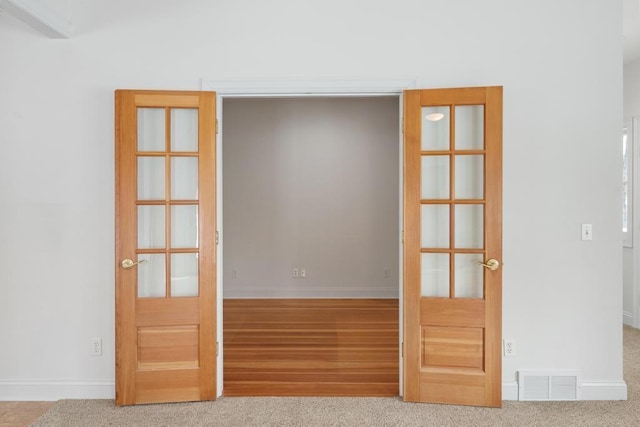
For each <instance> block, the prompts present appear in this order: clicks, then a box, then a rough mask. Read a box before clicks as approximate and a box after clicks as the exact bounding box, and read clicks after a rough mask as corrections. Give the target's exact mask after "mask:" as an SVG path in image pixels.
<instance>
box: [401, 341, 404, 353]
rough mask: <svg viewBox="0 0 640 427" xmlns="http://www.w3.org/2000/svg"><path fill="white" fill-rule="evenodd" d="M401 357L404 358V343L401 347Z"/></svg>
mask: <svg viewBox="0 0 640 427" xmlns="http://www.w3.org/2000/svg"><path fill="white" fill-rule="evenodd" d="M400 357H404V341H403V342H402V346H401V347H400Z"/></svg>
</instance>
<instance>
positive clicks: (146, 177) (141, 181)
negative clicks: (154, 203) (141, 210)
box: [138, 157, 165, 200]
mask: <svg viewBox="0 0 640 427" xmlns="http://www.w3.org/2000/svg"><path fill="white" fill-rule="evenodd" d="M164 199H165V194H164V157H138V200H164Z"/></svg>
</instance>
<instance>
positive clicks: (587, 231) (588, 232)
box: [582, 224, 593, 240]
mask: <svg viewBox="0 0 640 427" xmlns="http://www.w3.org/2000/svg"><path fill="white" fill-rule="evenodd" d="M582 240H593V224H582Z"/></svg>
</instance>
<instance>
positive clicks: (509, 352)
mask: <svg viewBox="0 0 640 427" xmlns="http://www.w3.org/2000/svg"><path fill="white" fill-rule="evenodd" d="M504 355H505V357H511V356H515V355H516V342H515V341H514V340H504Z"/></svg>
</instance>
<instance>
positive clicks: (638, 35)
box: [0, 0, 640, 64]
mask: <svg viewBox="0 0 640 427" xmlns="http://www.w3.org/2000/svg"><path fill="white" fill-rule="evenodd" d="M73 1H75V0H11V1H6V2H5V1H4V0H0V13H2V12H3V9H5V8H6V6H5V8H3V7H2V6H3V3H6V4H7V5H9V4H11V3H16V4H18V5H20V4H23V3H26V4H28V5H29V6H30V7H29V8H27V9H29V10H30V9H32V8H34V7H36V6H38V7H37V9H39V10H45V9H47V12H54V13H53V14H51V13H48V14H47V15H51V16H53V15H56V16H57V15H58V14H60V15H63V16H65V17H66V16H69V15H70V13H69V12H70V9H71V3H72V2H73ZM7 11H8V10H7ZM37 18H40V19H42V18H43V17H42V16H37ZM28 23H29V24H30V25H32V23H31V22H28ZM65 23H66V21H65ZM44 24H49V20H46V19H45V21H44ZM68 24H69V26H70V25H71V22H69V23H68ZM36 29H39V28H36ZM39 30H40V29H39ZM622 34H623V36H624V63H625V64H628V63H630V62H633V61H637V60H640V0H622Z"/></svg>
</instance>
